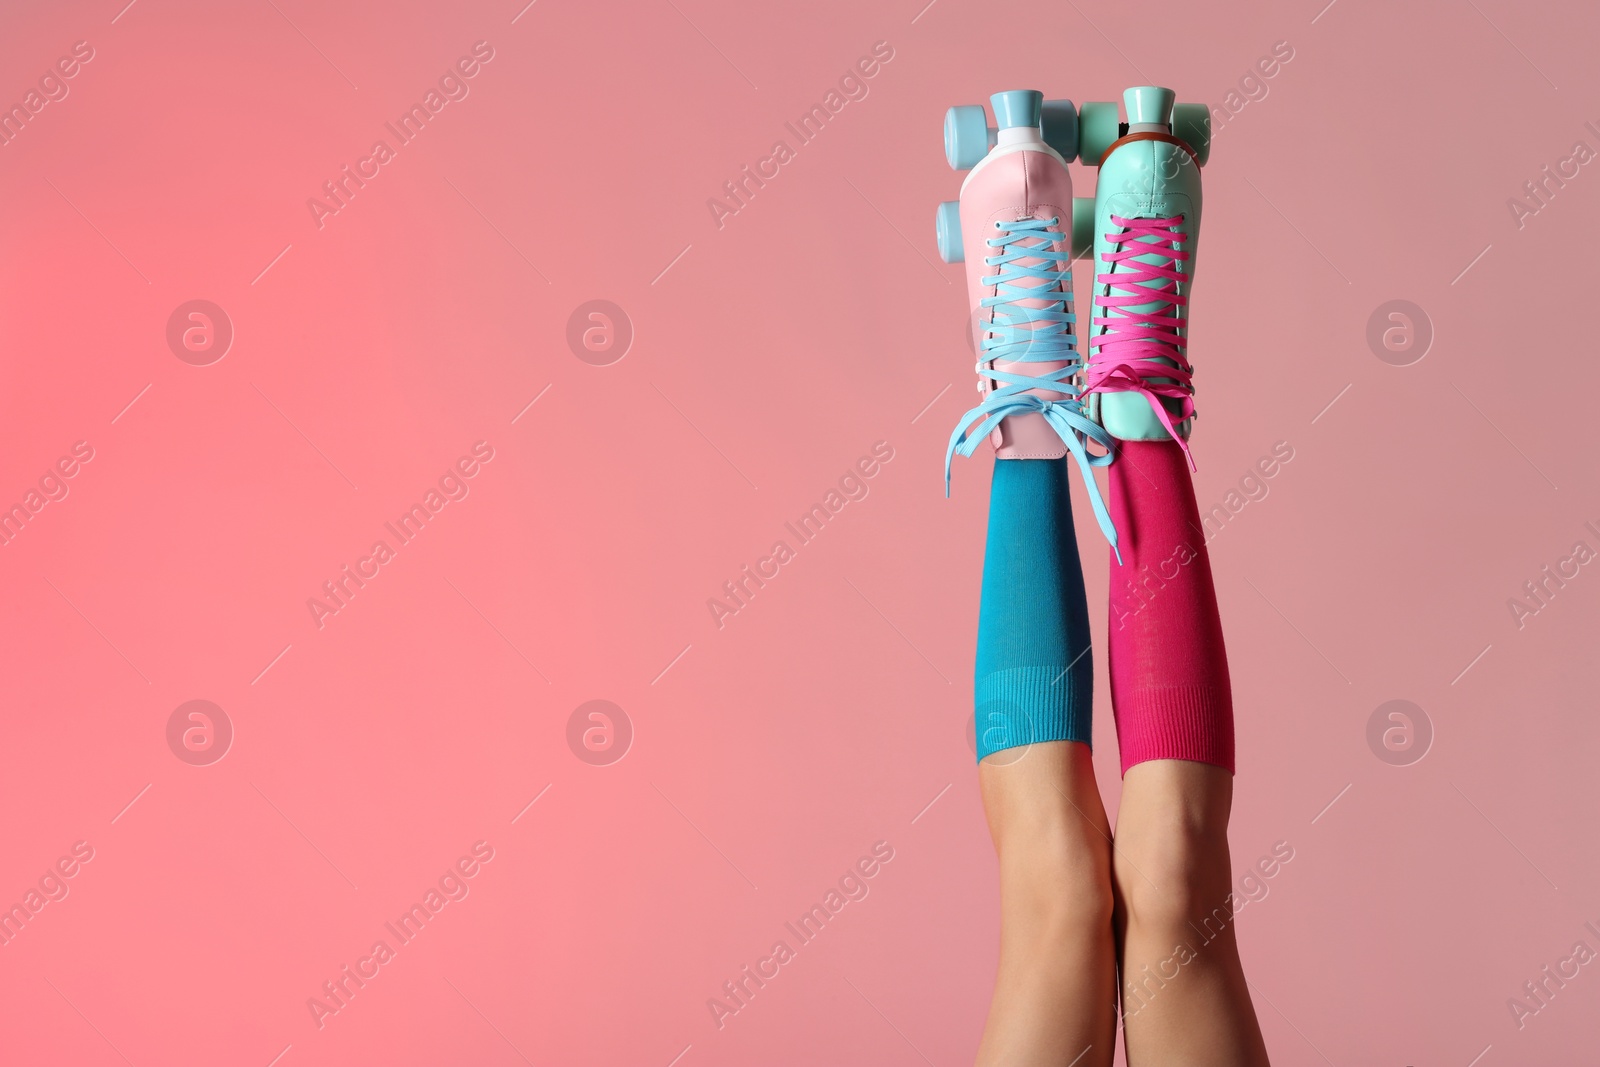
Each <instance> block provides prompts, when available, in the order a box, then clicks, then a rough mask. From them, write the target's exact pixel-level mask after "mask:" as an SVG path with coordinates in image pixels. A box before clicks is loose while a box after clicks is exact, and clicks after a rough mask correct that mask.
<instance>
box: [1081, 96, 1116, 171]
mask: <svg viewBox="0 0 1600 1067" xmlns="http://www.w3.org/2000/svg"><path fill="white" fill-rule="evenodd" d="M1121 136H1122V118H1121V115H1120V114H1119V113H1118V111H1117V105H1116V104H1115V103H1114V102H1112V101H1110V100H1091V101H1089V102H1088V103H1086V104H1084V105H1083V106H1082V107H1081V108H1079V109H1078V156H1079V157H1080V158H1081V159H1082V160H1083V161H1084V162H1085V163H1086V164H1088V165H1089V166H1091V167H1098V166H1099V165H1100V160H1101V159H1102V158H1103V157H1104V156H1105V154H1106V149H1108V148H1110V147H1111V146H1112V145H1113V144H1115V143H1116V141H1117V138H1119V137H1121Z"/></svg>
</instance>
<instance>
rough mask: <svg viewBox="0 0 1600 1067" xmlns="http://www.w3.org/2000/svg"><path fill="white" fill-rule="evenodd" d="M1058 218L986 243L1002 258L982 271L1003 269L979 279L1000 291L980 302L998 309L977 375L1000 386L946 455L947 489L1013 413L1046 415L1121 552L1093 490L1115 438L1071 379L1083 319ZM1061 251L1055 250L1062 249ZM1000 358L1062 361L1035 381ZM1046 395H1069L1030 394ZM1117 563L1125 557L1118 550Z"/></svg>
mask: <svg viewBox="0 0 1600 1067" xmlns="http://www.w3.org/2000/svg"><path fill="white" fill-rule="evenodd" d="M1060 222H1061V220H1060V218H1059V217H1057V218H1051V219H1019V220H1017V221H1015V222H996V223H995V227H996V229H998V230H999V231H1000V236H998V237H991V238H989V239H988V240H987V242H986V243H987V244H988V246H989V247H990V248H995V249H999V250H1000V254H999V255H994V256H986V257H984V260H983V262H984V265H985V266H989V267H999V268H1001V269H1000V271H999V272H998V273H996V274H991V275H988V276H986V277H983V278H980V279H979V280H980V281H981V282H982V283H983V284H984V285H985V286H989V285H993V286H995V294H994V295H993V296H986V297H984V298H983V299H982V301H981V302H980V304H979V306H980V307H981V308H992V309H993V313H992V314H991V316H990V321H989V322H987V323H985V324H984V331H985V332H984V336H983V340H982V343H981V349H982V351H981V353H980V356H979V360H978V365H977V372H978V374H979V375H980V376H981V377H984V378H988V379H990V380H991V381H993V382H994V383H995V388H994V389H993V391H992V392H990V393H989V394H988V395H987V396H986V397H985V398H984V399H983V402H982V403H980V404H979V405H978V406H977V407H975V408H973V409H972V410H971V411H968V412H967V413H966V414H965V415H963V416H961V419H960V421H958V422H957V423H956V428H955V431H954V432H953V433H952V434H951V435H950V447H949V448H948V449H947V450H946V452H945V457H944V491H945V495H946V496H949V495H950V464H951V462H952V460H953V459H954V457H955V455H956V453H958V452H959V453H960V454H961V455H963V456H971V455H972V453H973V452H974V451H976V450H977V448H978V445H979V444H980V443H981V442H982V441H983V439H984V438H986V437H988V436H989V434H990V433H991V432H992V431H993V430H994V428H995V427H996V426H998V425H999V424H1000V422H1001V420H1003V419H1006V418H1009V417H1010V416H1013V415H1027V414H1034V413H1036V414H1039V415H1043V416H1044V419H1045V421H1046V422H1047V423H1049V424H1050V427H1051V429H1053V430H1055V432H1056V434H1057V435H1058V436H1059V437H1060V438H1061V440H1062V442H1063V443H1064V444H1065V445H1066V446H1067V449H1068V451H1070V452H1071V453H1072V456H1073V458H1074V459H1075V460H1077V462H1078V468H1079V470H1080V472H1081V473H1082V475H1083V482H1084V487H1085V488H1086V489H1087V490H1088V492H1089V503H1090V505H1091V506H1092V507H1093V508H1094V516H1095V521H1096V522H1097V523H1099V525H1100V530H1101V532H1102V533H1104V534H1105V536H1106V540H1107V541H1109V542H1110V543H1111V548H1112V551H1113V552H1117V528H1116V526H1115V524H1113V523H1112V521H1111V516H1110V514H1109V513H1108V512H1107V510H1106V505H1105V501H1104V500H1102V499H1101V497H1100V489H1099V486H1097V485H1096V484H1095V480H1094V472H1093V468H1094V467H1102V466H1105V465H1106V464H1108V463H1110V462H1111V458H1112V450H1113V448H1114V447H1115V446H1114V442H1113V441H1112V438H1111V435H1110V434H1108V433H1106V432H1105V430H1103V429H1102V428H1101V427H1099V426H1098V425H1096V424H1095V423H1094V422H1093V421H1091V420H1090V419H1089V417H1088V416H1087V415H1085V414H1084V412H1083V391H1082V389H1081V388H1080V387H1079V385H1078V383H1076V382H1075V381H1074V380H1073V377H1074V376H1075V375H1076V374H1077V373H1078V371H1079V370H1080V369H1081V366H1082V365H1081V363H1080V362H1079V359H1078V351H1077V339H1076V337H1075V336H1074V335H1073V332H1072V329H1071V327H1072V325H1073V323H1074V322H1075V321H1076V320H1077V316H1076V315H1074V314H1073V313H1072V312H1070V311H1068V310H1067V296H1066V293H1067V288H1068V286H1070V284H1071V281H1072V268H1071V263H1072V252H1071V249H1070V247H1069V244H1068V239H1067V238H1066V237H1065V236H1064V235H1062V233H1061V232H1060V230H1059V228H1058V227H1059V225H1060ZM1058 245H1059V246H1061V247H1060V250H1059V251H1057V246H1058ZM1029 300H1031V301H1034V302H1035V303H1039V302H1045V306H1044V307H1028V306H1026V305H1025V304H1024V303H1023V301H1029ZM996 360H1001V361H1004V362H1008V363H1061V364H1063V365H1062V366H1060V367H1059V368H1056V369H1052V370H1048V371H1044V372H1042V373H1040V374H1037V375H1030V374H1022V373H1019V372H1018V371H1017V370H1009V371H1007V370H999V369H997V368H996V367H995V366H994V363H995V361H996ZM1030 389H1046V390H1049V391H1050V392H1054V393H1062V394H1065V396H1064V398H1063V399H1060V400H1047V399H1045V398H1044V397H1041V396H1038V395H1036V394H1034V393H1030V392H1028V390H1030ZM1085 438H1089V439H1092V440H1094V441H1095V442H1096V443H1097V444H1099V445H1100V446H1101V447H1102V448H1104V449H1105V450H1106V451H1105V453H1104V454H1103V455H1098V456H1091V455H1090V454H1089V450H1088V448H1087V446H1086V442H1085ZM1117 561H1118V562H1119V563H1120V562H1121V561H1122V554H1121V553H1120V552H1117Z"/></svg>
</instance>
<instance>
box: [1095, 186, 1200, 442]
mask: <svg viewBox="0 0 1600 1067" xmlns="http://www.w3.org/2000/svg"><path fill="white" fill-rule="evenodd" d="M1182 221H1183V216H1182V215H1175V216H1173V217H1172V218H1165V219H1125V218H1123V217H1122V216H1120V215H1112V216H1111V223H1112V225H1114V226H1118V227H1121V228H1122V230H1123V232H1122V233H1111V234H1106V240H1107V241H1109V242H1110V243H1111V245H1112V250H1110V251H1107V252H1106V253H1105V254H1104V255H1103V256H1102V257H1101V258H1102V260H1103V262H1104V264H1105V266H1106V267H1107V268H1108V269H1109V270H1110V271H1111V273H1108V274H1096V275H1095V279H1094V280H1095V285H1096V287H1099V286H1102V285H1103V286H1108V287H1109V288H1108V290H1107V292H1105V293H1096V295H1095V298H1094V304H1095V309H1096V310H1097V311H1101V310H1103V311H1104V315H1103V316H1098V315H1097V316H1096V317H1095V319H1094V327H1095V330H1094V331H1091V333H1090V335H1089V353H1090V354H1089V360H1088V367H1087V370H1086V375H1085V377H1086V380H1085V383H1084V391H1085V392H1086V393H1139V394H1140V395H1142V396H1143V397H1144V398H1145V399H1146V400H1148V401H1149V402H1150V407H1151V409H1152V410H1153V411H1154V412H1155V414H1156V418H1158V419H1160V420H1161V425H1162V426H1163V427H1165V428H1166V431H1167V433H1168V434H1169V435H1171V437H1172V439H1173V440H1174V441H1176V442H1178V446H1179V447H1180V448H1182V449H1183V454H1184V457H1185V458H1187V459H1188V461H1189V469H1190V470H1194V469H1195V466H1194V457H1193V456H1191V455H1190V454H1189V445H1188V442H1186V441H1185V440H1184V439H1183V438H1182V437H1180V436H1179V435H1178V432H1177V430H1176V428H1175V427H1174V425H1173V424H1174V421H1177V422H1182V421H1183V420H1184V419H1187V418H1190V417H1191V416H1193V415H1194V389H1193V387H1192V385H1191V384H1190V381H1191V379H1192V377H1193V375H1194V368H1193V367H1191V366H1190V365H1189V361H1188V359H1187V358H1186V357H1185V354H1184V348H1185V344H1186V341H1185V338H1184V336H1183V334H1182V333H1180V332H1179V328H1180V327H1181V326H1182V325H1183V324H1184V320H1183V319H1182V318H1180V317H1178V309H1179V308H1181V307H1182V306H1183V305H1185V304H1187V303H1188V302H1189V299H1188V297H1186V296H1183V295H1181V294H1180V293H1178V292H1177V288H1178V283H1179V282H1180V281H1184V280H1187V276H1186V275H1184V274H1183V273H1182V272H1181V271H1179V270H1178V269H1177V265H1178V262H1179V261H1180V260H1186V259H1188V258H1189V253H1187V252H1185V251H1183V250H1182V248H1181V247H1180V245H1182V243H1183V241H1184V235H1183V234H1182V233H1179V232H1178V231H1177V229H1176V227H1177V226H1178V224H1179V223H1181V222H1182ZM1152 254H1154V255H1155V256H1159V257H1160V258H1162V259H1163V260H1165V262H1163V263H1142V262H1140V261H1139V258H1138V257H1140V256H1150V255H1152ZM1117 293H1121V294H1122V295H1116V294H1117ZM1140 306H1146V307H1149V308H1150V310H1149V311H1135V310H1129V309H1130V308H1137V307H1140ZM1100 327H1105V332H1104V333H1100V332H1098V330H1099V328H1100ZM1163 361H1170V363H1168V362H1163ZM1152 378H1165V379H1167V380H1166V381H1151V379H1152ZM1161 397H1172V398H1173V399H1175V400H1181V401H1182V402H1183V408H1182V411H1181V413H1180V414H1179V415H1178V417H1177V419H1176V420H1174V419H1173V417H1172V416H1171V415H1169V414H1168V413H1167V409H1166V407H1165V405H1163V404H1162V403H1161V400H1160V398H1161Z"/></svg>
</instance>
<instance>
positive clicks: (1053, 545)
mask: <svg viewBox="0 0 1600 1067" xmlns="http://www.w3.org/2000/svg"><path fill="white" fill-rule="evenodd" d="M1066 463H1067V461H1066V460H1064V459H1058V460H1045V459H1000V460H996V461H995V465H994V481H993V488H992V489H991V491H990V494H989V533H988V544H987V547H986V549H985V551H984V561H983V597H982V603H981V606H980V608H979V613H978V650H977V664H976V667H977V669H976V672H975V678H974V693H975V697H976V712H975V715H974V726H975V730H976V734H977V738H976V740H977V746H978V756H979V759H980V760H981V761H982V762H981V763H980V764H979V766H978V779H979V783H980V786H981V787H982V790H983V802H984V810H985V812H986V813H987V814H988V818H989V829H990V832H991V834H993V836H994V842H995V849H996V851H997V852H998V853H999V857H1000V969H999V975H998V977H997V979H996V981H995V991H994V1002H993V1004H992V1006H991V1008H990V1011H989V1022H988V1026H987V1027H986V1028H985V1030H984V1035H983V1044H982V1045H981V1047H980V1048H979V1051H978V1063H979V1064H980V1065H983V1067H989V1065H995V1067H999V1065H1004V1067H1033V1065H1039V1067H1046V1065H1048V1067H1066V1065H1067V1064H1074V1065H1075V1067H1108V1065H1109V1064H1110V1063H1111V1060H1112V1053H1113V1051H1114V1046H1115V1040H1116V955H1115V947H1114V942H1113V940H1112V928H1111V913H1112V902H1113V898H1112V891H1111V838H1110V827H1109V826H1108V825H1107V823H1106V815H1105V809H1104V807H1103V806H1102V805H1101V803H1100V793H1099V790H1098V789H1096V787H1095V781H1094V766H1093V764H1092V763H1091V762H1090V758H1089V745H1088V742H1089V739H1090V725H1091V716H1090V703H1091V701H1092V699H1093V696H1094V657H1093V655H1091V654H1090V648H1089V608H1088V603H1087V602H1086V601H1085V599H1084V592H1083V565H1082V563H1081V562H1080V561H1079V558H1078V545H1077V539H1076V537H1075V536H1074V534H1073V528H1072V508H1071V503H1070V497H1069V495H1068V491H1067V467H1066Z"/></svg>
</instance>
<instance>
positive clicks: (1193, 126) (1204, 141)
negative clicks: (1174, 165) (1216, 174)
mask: <svg viewBox="0 0 1600 1067" xmlns="http://www.w3.org/2000/svg"><path fill="white" fill-rule="evenodd" d="M1172 136H1174V137H1176V138H1177V139H1178V140H1180V141H1182V142H1183V143H1184V144H1186V145H1188V146H1189V147H1190V148H1192V149H1194V161H1195V162H1196V163H1198V164H1200V166H1202V167H1203V166H1205V165H1206V161H1207V160H1208V159H1210V158H1211V109H1210V108H1209V107H1206V105H1204V104H1179V105H1177V106H1176V107H1174V108H1173V109H1172Z"/></svg>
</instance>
